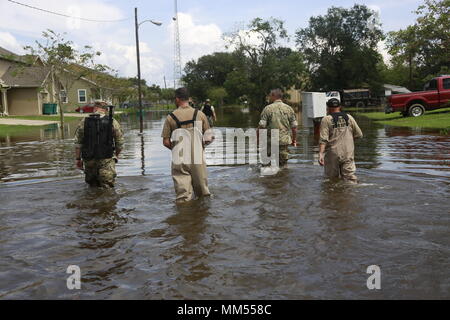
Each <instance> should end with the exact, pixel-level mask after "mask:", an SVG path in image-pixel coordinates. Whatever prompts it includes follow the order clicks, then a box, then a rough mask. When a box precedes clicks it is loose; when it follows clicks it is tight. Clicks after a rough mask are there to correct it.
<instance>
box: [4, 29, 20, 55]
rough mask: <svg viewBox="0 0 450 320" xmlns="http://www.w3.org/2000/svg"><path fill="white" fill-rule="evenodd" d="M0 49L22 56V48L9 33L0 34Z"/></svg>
mask: <svg viewBox="0 0 450 320" xmlns="http://www.w3.org/2000/svg"><path fill="white" fill-rule="evenodd" d="M0 47H3V48H5V49H6V50H9V51H11V52H13V53H16V54H24V53H25V52H24V50H23V46H22V45H21V44H20V43H19V41H17V39H16V38H15V37H14V36H13V35H12V34H11V33H9V32H0Z"/></svg>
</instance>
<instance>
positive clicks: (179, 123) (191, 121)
mask: <svg viewBox="0 0 450 320" xmlns="http://www.w3.org/2000/svg"><path fill="white" fill-rule="evenodd" d="M197 114H198V110H197V109H195V111H194V116H193V117H192V120H186V121H180V120H178V118H177V116H176V115H174V114H173V112H171V113H169V116H171V117H172V119H173V120H175V122H176V123H177V127H178V128H181V126H185V125H188V124H194V123H195V120H197Z"/></svg>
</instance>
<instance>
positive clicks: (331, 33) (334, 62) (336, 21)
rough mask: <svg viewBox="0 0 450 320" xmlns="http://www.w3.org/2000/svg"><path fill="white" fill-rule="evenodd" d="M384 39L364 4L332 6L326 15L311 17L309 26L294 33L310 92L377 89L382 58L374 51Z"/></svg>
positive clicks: (374, 17) (377, 24)
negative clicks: (308, 74) (305, 67)
mask: <svg viewBox="0 0 450 320" xmlns="http://www.w3.org/2000/svg"><path fill="white" fill-rule="evenodd" d="M383 37H384V36H383V32H382V30H381V24H380V22H379V19H378V15H377V13H376V12H375V11H373V10H371V9H369V8H368V7H367V6H365V5H358V4H356V5H354V6H353V7H352V8H350V9H345V8H340V7H331V8H329V9H328V11H327V14H326V15H324V16H317V17H311V18H310V20H309V26H308V27H307V28H303V29H299V30H297V32H296V42H297V46H298V49H299V52H300V53H302V54H303V55H304V57H305V59H306V61H307V63H308V69H309V73H310V75H311V87H312V88H311V89H314V90H333V89H342V88H351V87H362V86H370V87H379V86H380V82H381V76H380V74H379V72H378V69H377V65H378V63H379V62H380V60H381V59H382V57H381V55H380V54H379V53H378V51H377V49H376V48H377V44H378V43H379V41H381V40H382V39H383Z"/></svg>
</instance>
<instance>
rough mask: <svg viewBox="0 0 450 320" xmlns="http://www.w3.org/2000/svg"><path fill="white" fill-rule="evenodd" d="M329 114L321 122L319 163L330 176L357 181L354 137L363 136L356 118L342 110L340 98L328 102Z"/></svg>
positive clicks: (327, 175)
mask: <svg viewBox="0 0 450 320" xmlns="http://www.w3.org/2000/svg"><path fill="white" fill-rule="evenodd" d="M327 107H328V115H327V116H325V117H324V118H323V119H322V122H321V123H320V141H319V164H320V165H321V166H324V167H325V176H326V177H328V178H342V179H344V180H347V181H350V182H353V183H356V182H357V178H356V175H355V172H356V165H355V160H354V157H355V145H354V141H353V140H354V138H361V137H362V136H363V134H362V131H361V129H360V128H359V126H358V124H357V123H356V121H355V119H354V118H353V117H352V116H351V115H349V114H346V113H344V112H342V110H341V103H340V101H339V100H338V99H335V98H333V99H330V100H328V102H327Z"/></svg>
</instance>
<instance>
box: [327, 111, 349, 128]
mask: <svg viewBox="0 0 450 320" xmlns="http://www.w3.org/2000/svg"><path fill="white" fill-rule="evenodd" d="M331 116H332V117H333V127H335V128H337V127H338V121H339V117H342V118H344V120H345V125H346V126H347V127H348V124H349V118H348V115H347V114H346V113H344V112H334V113H332V114H331Z"/></svg>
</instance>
